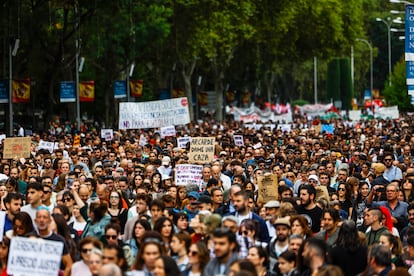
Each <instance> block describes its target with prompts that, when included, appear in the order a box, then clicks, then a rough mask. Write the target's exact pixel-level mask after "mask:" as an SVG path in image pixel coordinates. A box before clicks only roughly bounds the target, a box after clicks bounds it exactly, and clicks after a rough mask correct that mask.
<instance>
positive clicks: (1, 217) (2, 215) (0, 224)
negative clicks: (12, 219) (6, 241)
mask: <svg viewBox="0 0 414 276" xmlns="http://www.w3.org/2000/svg"><path fill="white" fill-rule="evenodd" d="M5 222H6V212H4V211H0V242H1V241H3V236H4V224H5Z"/></svg>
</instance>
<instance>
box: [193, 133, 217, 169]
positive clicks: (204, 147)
mask: <svg viewBox="0 0 414 276" xmlns="http://www.w3.org/2000/svg"><path fill="white" fill-rule="evenodd" d="M215 141H216V138H215V137H192V138H191V143H190V154H189V161H190V163H199V164H206V163H209V162H211V161H213V159H214V145H215Z"/></svg>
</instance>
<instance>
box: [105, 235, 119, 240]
mask: <svg viewBox="0 0 414 276" xmlns="http://www.w3.org/2000/svg"><path fill="white" fill-rule="evenodd" d="M105 238H106V239H107V240H116V239H118V236H117V235H105Z"/></svg>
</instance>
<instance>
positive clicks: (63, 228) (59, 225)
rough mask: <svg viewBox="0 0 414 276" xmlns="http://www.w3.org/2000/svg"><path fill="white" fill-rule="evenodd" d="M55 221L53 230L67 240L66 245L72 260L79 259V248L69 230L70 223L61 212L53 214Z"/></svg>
mask: <svg viewBox="0 0 414 276" xmlns="http://www.w3.org/2000/svg"><path fill="white" fill-rule="evenodd" d="M52 218H53V222H54V224H53V223H52V230H53V232H55V234H59V235H61V236H62V237H63V239H64V240H65V243H66V246H67V247H68V251H69V254H70V256H71V257H72V260H76V259H77V250H76V244H75V242H74V240H73V239H72V237H71V235H70V231H69V227H68V224H67V223H66V220H65V217H64V216H63V215H61V214H52Z"/></svg>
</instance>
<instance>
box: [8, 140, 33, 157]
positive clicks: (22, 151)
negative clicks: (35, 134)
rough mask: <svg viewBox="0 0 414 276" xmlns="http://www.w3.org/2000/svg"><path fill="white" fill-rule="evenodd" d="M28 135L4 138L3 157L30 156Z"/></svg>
mask: <svg viewBox="0 0 414 276" xmlns="http://www.w3.org/2000/svg"><path fill="white" fill-rule="evenodd" d="M31 141H32V139H31V138H30V137H13V138H6V139H5V140H4V149H3V158H4V159H16V158H30V143H31Z"/></svg>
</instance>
